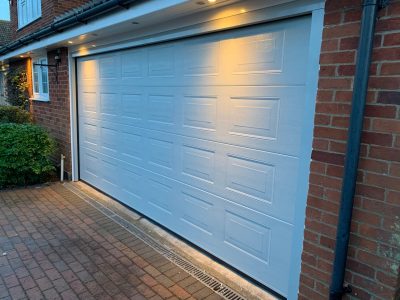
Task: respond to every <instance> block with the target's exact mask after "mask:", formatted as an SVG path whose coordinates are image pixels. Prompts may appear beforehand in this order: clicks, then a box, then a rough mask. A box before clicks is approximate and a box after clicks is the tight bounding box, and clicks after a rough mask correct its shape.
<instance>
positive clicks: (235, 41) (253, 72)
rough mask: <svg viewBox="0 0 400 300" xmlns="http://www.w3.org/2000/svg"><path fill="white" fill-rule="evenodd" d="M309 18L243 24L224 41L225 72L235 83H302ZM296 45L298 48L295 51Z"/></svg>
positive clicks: (230, 80) (233, 83) (303, 80)
mask: <svg viewBox="0 0 400 300" xmlns="http://www.w3.org/2000/svg"><path fill="white" fill-rule="evenodd" d="M309 27H310V23H309V22H304V19H303V20H302V19H301V18H298V19H291V20H286V21H282V22H276V23H271V24H265V25H264V26H257V27H249V28H244V29H242V31H239V32H238V33H233V32H232V33H231V35H232V37H231V38H227V39H225V40H224V41H223V45H222V48H223V49H232V50H231V51H229V52H224V61H225V62H226V63H225V66H224V69H225V72H226V75H225V76H226V77H227V80H228V81H229V83H230V84H232V85H284V86H286V85H303V84H304V82H305V76H304V74H303V73H302V70H304V69H305V68H306V63H307V61H306V59H299V57H307V55H308V42H307V41H308V40H309ZM294 49H295V51H294Z"/></svg>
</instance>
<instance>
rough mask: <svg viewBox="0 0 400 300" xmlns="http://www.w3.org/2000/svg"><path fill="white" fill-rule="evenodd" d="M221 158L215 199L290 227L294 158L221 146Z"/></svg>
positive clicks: (296, 172) (295, 169)
mask: <svg viewBox="0 0 400 300" xmlns="http://www.w3.org/2000/svg"><path fill="white" fill-rule="evenodd" d="M221 148H222V149H220V150H219V151H220V152H221V153H223V154H224V155H225V157H224V162H225V163H224V166H223V168H224V169H223V172H221V173H220V174H221V175H220V176H221V177H222V178H221V179H219V178H217V180H218V183H219V184H218V185H216V187H217V190H218V191H217V193H218V195H220V196H222V197H224V198H226V199H229V200H230V201H232V202H235V203H237V204H240V205H242V206H244V207H247V208H250V209H253V210H255V211H257V212H260V213H263V214H265V215H269V216H272V217H274V218H276V219H279V220H282V221H285V222H288V223H293V221H294V207H295V204H296V200H297V196H296V191H297V181H296V180H290V179H291V178H297V177H298V176H299V160H298V158H295V157H290V156H285V155H280V154H274V153H268V152H263V151H257V150H253V149H246V148H243V147H234V146H221Z"/></svg>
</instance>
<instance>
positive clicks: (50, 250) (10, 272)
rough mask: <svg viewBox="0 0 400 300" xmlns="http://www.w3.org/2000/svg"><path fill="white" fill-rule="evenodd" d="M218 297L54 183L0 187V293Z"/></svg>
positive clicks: (38, 296)
mask: <svg viewBox="0 0 400 300" xmlns="http://www.w3.org/2000/svg"><path fill="white" fill-rule="evenodd" d="M60 298H63V299H77V298H83V299H85V300H86V299H127V298H128V299H221V298H220V297H219V296H218V295H217V294H215V293H214V292H213V291H212V290H210V289H209V288H207V287H206V286H204V285H203V284H202V283H201V282H199V281H197V280H196V279H195V278H193V277H191V276H190V275H189V274H188V273H186V272H185V271H183V270H182V269H180V268H179V267H177V266H176V265H174V264H172V263H171V262H169V261H168V260H167V259H166V258H164V257H163V256H161V255H160V254H158V253H157V252H156V251H154V250H153V249H152V248H150V247H149V246H148V245H146V244H145V243H144V242H142V241H141V240H139V239H138V238H136V237H135V236H133V235H132V234H131V233H129V232H128V231H126V230H125V229H124V228H122V227H121V226H119V225H118V224H116V223H115V222H114V221H112V220H111V219H109V218H107V217H106V216H105V215H103V214H102V213H101V212H99V211H98V210H97V209H95V208H93V207H92V206H90V205H89V204H87V203H86V202H85V201H83V200H82V199H81V198H79V197H77V196H76V195H75V194H73V193H72V192H70V191H69V190H67V189H65V188H64V187H63V186H62V185H60V184H54V185H51V186H48V187H41V188H29V189H19V190H12V191H2V192H0V299H60Z"/></svg>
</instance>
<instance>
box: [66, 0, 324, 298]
mask: <svg viewBox="0 0 400 300" xmlns="http://www.w3.org/2000/svg"><path fill="white" fill-rule="evenodd" d="M255 2H256V1H255ZM295 2H296V3H293V4H290V5H283V6H282V7H280V6H275V7H269V8H266V9H265V10H257V11H252V12H248V13H246V14H242V16H241V19H240V20H238V19H236V20H235V19H232V17H228V18H226V21H227V22H226V24H227V25H226V26H221V25H218V26H217V25H215V24H214V25H213V24H207V23H203V24H202V25H197V26H194V27H192V28H191V30H190V31H188V30H187V29H186V28H185V29H183V30H179V28H178V29H176V31H174V32H170V31H169V32H168V34H162V33H160V34H159V35H158V36H157V37H152V38H151V39H149V38H144V39H141V40H135V41H134V42H128V43H127V42H125V43H121V44H119V45H114V44H113V45H106V46H105V47H103V48H101V49H96V50H95V51H92V52H86V53H85V54H84V55H85V56H86V55H88V54H89V55H90V54H98V53H106V52H110V51H117V50H122V49H127V48H132V47H135V46H139V45H141V46H143V45H146V44H153V43H159V42H163V41H168V40H175V39H182V38H185V37H190V36H195V35H202V34H207V33H211V32H215V31H220V30H226V29H232V28H236V27H242V26H248V25H254V24H258V23H264V22H270V21H273V20H277V19H285V18H290V17H295V16H298V15H304V14H311V33H310V51H309V66H308V69H307V83H306V99H307V100H306V103H307V105H308V106H309V109H308V110H307V111H306V114H305V117H306V119H307V120H308V122H307V124H306V125H305V126H304V129H303V133H302V137H303V138H302V144H303V146H302V147H301V149H302V153H300V155H299V156H300V157H310V158H311V145H312V132H313V126H314V121H313V120H314V111H315V98H316V93H317V81H318V72H319V54H320V45H321V38H322V28H323V16H324V10H323V1H295ZM310 2H312V3H311V4H310ZM247 14H248V16H246V15H247ZM252 14H253V15H252ZM260 16H261V17H260ZM229 18H231V19H230V20H229ZM260 18H261V19H260ZM232 22H233V23H232ZM232 24H233V25H232ZM84 55H83V54H82V53H79V52H70V53H69V76H70V95H71V153H72V165H73V171H72V173H73V174H72V176H73V178H72V179H73V180H79V161H78V160H79V153H78V151H79V150H78V149H79V145H78V132H79V130H78V126H79V124H78V118H77V114H78V110H77V101H78V99H77V82H76V80H77V77H76V75H77V74H76V61H77V59H76V58H77V57H82V56H84ZM309 168H310V161H306V160H304V159H302V160H300V170H301V171H300V172H301V173H302V174H304V176H303V179H302V182H301V184H300V187H299V190H298V194H299V197H300V198H302V199H304V201H302V202H301V203H298V204H297V205H298V207H296V214H295V220H294V239H293V245H294V246H295V249H294V251H293V252H292V257H291V258H290V259H291V272H290V274H291V276H290V278H289V294H288V299H296V298H297V291H298V287H299V276H300V267H301V252H302V251H301V250H302V246H303V231H304V223H305V208H306V198H307V190H308V174H309Z"/></svg>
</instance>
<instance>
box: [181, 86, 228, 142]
mask: <svg viewBox="0 0 400 300" xmlns="http://www.w3.org/2000/svg"><path fill="white" fill-rule="evenodd" d="M179 100H180V105H179V106H178V107H181V110H182V113H181V115H180V118H179V119H178V120H179V121H180V131H181V133H182V135H184V136H191V137H197V138H201V139H206V140H214V141H216V140H217V131H218V129H219V117H221V110H222V109H223V107H220V106H221V104H222V101H221V96H220V90H219V88H216V87H213V86H202V87H190V88H188V87H185V88H184V89H183V90H182V96H181V98H180V99H179Z"/></svg>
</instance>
